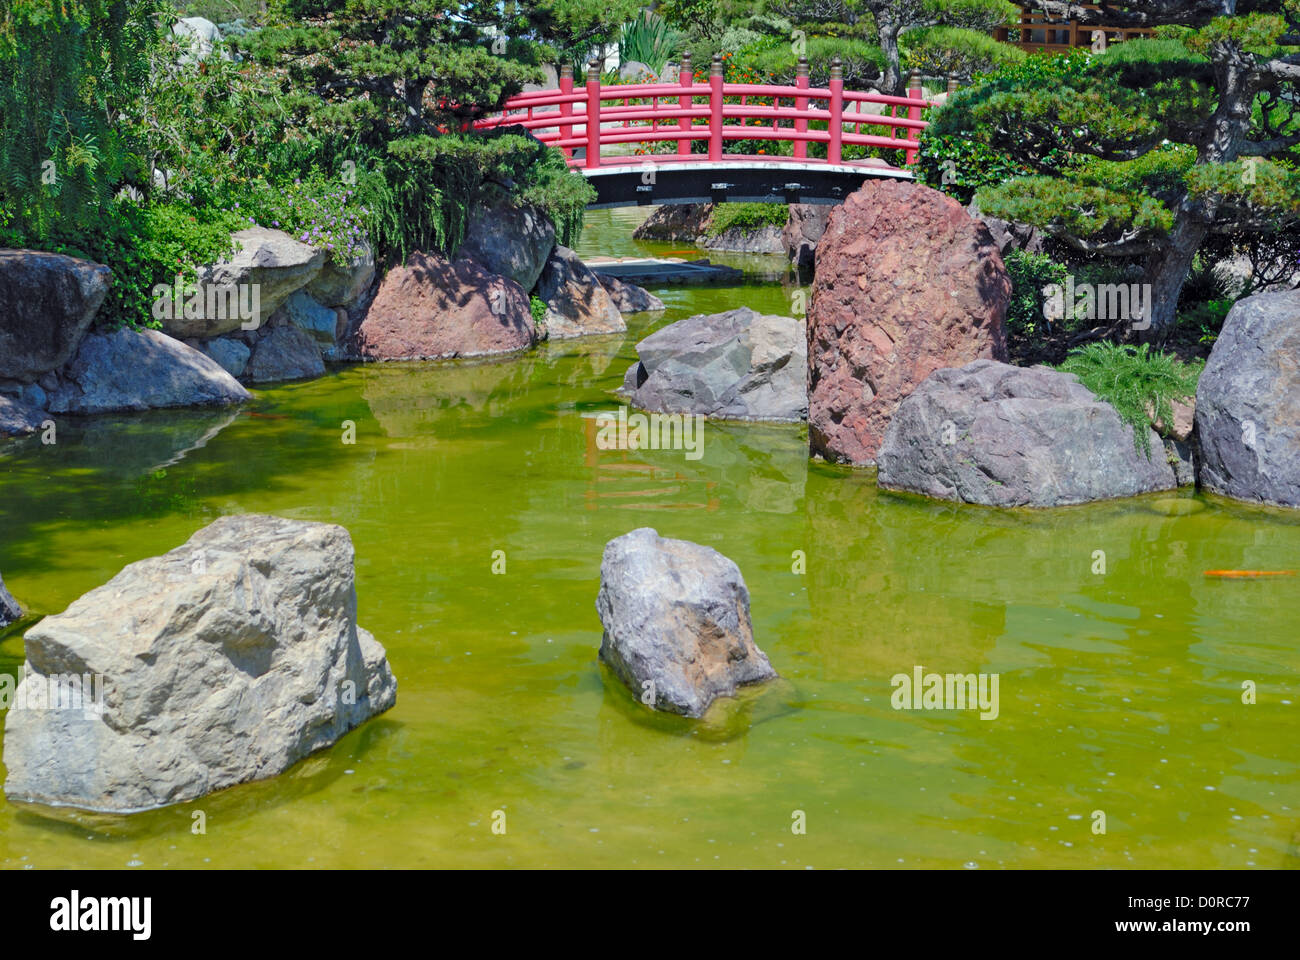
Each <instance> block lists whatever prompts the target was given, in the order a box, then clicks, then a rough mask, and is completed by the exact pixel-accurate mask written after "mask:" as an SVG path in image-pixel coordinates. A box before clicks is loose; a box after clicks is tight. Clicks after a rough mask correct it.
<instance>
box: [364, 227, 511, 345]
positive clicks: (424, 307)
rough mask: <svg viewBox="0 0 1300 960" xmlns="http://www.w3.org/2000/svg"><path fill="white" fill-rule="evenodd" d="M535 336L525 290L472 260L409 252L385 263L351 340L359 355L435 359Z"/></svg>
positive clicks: (509, 343) (508, 343)
mask: <svg viewBox="0 0 1300 960" xmlns="http://www.w3.org/2000/svg"><path fill="white" fill-rule="evenodd" d="M536 342H537V328H536V327H535V325H534V324H533V316H532V311H531V310H530V308H529V304H528V294H527V293H526V292H525V291H524V290H523V288H521V287H520V286H519V284H517V283H515V282H514V281H513V280H511V279H510V278H508V277H502V276H498V275H497V274H494V273H491V272H489V271H488V270H487V269H486V268H484V267H483V265H482V264H480V263H479V262H478V261H477V260H470V259H466V258H461V259H459V260H456V261H454V262H453V261H449V260H447V259H446V258H445V257H443V256H440V255H438V254H436V253H413V254H411V256H410V257H409V258H408V259H407V261H406V266H404V267H397V268H396V269H393V270H390V271H389V272H388V275H387V276H385V277H384V281H383V283H382V284H380V287H379V292H378V293H377V294H376V295H375V299H374V301H373V302H372V303H371V304H370V307H369V309H368V310H367V311H366V316H365V319H364V320H362V321H361V325H360V326H359V327H358V328H357V331H356V333H355V334H354V336H353V339H352V342H351V344H350V350H351V352H352V353H353V354H354V355H355V356H357V357H359V358H360V359H363V360H439V359H443V358H448V357H478V356H485V355H488V354H495V353H511V352H513V351H516V350H526V349H527V348H528V347H531V346H533V345H534V344H535V343H536Z"/></svg>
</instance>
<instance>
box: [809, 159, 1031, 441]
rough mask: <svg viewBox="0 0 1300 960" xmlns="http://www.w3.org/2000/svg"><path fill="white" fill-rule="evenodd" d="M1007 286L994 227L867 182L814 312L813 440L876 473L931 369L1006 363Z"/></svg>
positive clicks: (818, 288)
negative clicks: (893, 427)
mask: <svg viewBox="0 0 1300 960" xmlns="http://www.w3.org/2000/svg"><path fill="white" fill-rule="evenodd" d="M1010 297H1011V280H1010V278H1009V277H1008V276H1007V272H1006V268H1005V267H1004V266H1003V264H1002V258H1001V257H1000V256H999V255H998V252H997V248H996V247H995V246H994V244H993V238H992V237H991V236H990V235H989V231H988V229H987V228H986V227H985V226H984V224H982V223H980V222H979V221H978V220H974V219H972V218H971V217H970V216H969V215H968V214H967V213H966V211H965V210H963V209H962V207H961V204H959V203H957V201H955V200H953V199H951V198H950V197H946V196H944V195H943V194H941V193H939V192H938V191H937V190H931V189H930V188H929V187H923V186H921V185H919V184H916V183H907V182H903V181H899V180H874V181H868V182H867V183H866V184H865V185H864V186H863V187H862V188H861V189H860V190H858V191H856V192H855V193H853V194H852V195H851V196H850V197H849V198H848V199H847V200H845V201H844V203H843V204H842V205H841V206H839V207H836V208H835V210H834V211H833V212H832V213H831V216H830V220H829V222H828V223H827V226H826V232H825V234H824V235H823V236H822V238H821V240H820V241H819V242H818V244H817V275H816V278H815V279H814V281H813V295H812V305H811V307H810V308H809V311H808V441H809V446H810V447H811V449H812V452H813V453H815V454H820V455H821V456H823V457H825V458H826V459H827V460H835V461H840V462H845V463H853V464H870V463H872V462H874V461H875V459H876V453H877V451H879V449H880V444H881V443H882V442H883V441H884V438H885V428H886V427H888V425H889V419H890V417H892V416H893V414H894V411H895V410H896V409H897V408H898V404H899V402H900V401H902V399H903V398H904V397H906V396H907V395H908V394H909V393H911V392H912V391H913V390H914V389H915V388H916V386H917V385H918V384H919V383H921V382H922V381H923V380H924V379H925V378H926V377H927V376H929V375H930V374H931V373H932V372H933V371H935V370H938V369H940V368H941V367H958V366H961V365H962V364H964V363H969V362H970V361H972V360H979V359H992V360H1005V359H1006V358H1007V343H1006V333H1005V331H1004V329H1003V319H1004V318H1005V316H1006V310H1007V303H1008V301H1009V300H1010Z"/></svg>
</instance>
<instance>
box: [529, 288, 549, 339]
mask: <svg viewBox="0 0 1300 960" xmlns="http://www.w3.org/2000/svg"><path fill="white" fill-rule="evenodd" d="M528 310H529V312H530V313H532V315H533V324H534V325H535V326H536V327H537V329H538V331H539V332H540V331H542V330H545V329H546V301H545V300H543V299H542V298H541V297H535V296H530V297H529V298H528Z"/></svg>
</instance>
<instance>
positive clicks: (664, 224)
mask: <svg viewBox="0 0 1300 960" xmlns="http://www.w3.org/2000/svg"><path fill="white" fill-rule="evenodd" d="M712 220H713V204H711V203H665V204H662V205H660V206H657V207H652V208H651V209H650V213H649V215H648V216H647V217H646V218H645V220H643V221H642V222H641V225H640V226H639V227H637V228H636V229H635V230H633V231H632V239H633V240H663V241H666V242H668V243H679V242H683V241H685V242H688V243H689V242H694V241H695V240H698V239H699V238H700V237H702V236H704V234H705V233H706V232H707V230H708V228H709V223H710V222H711V221H712Z"/></svg>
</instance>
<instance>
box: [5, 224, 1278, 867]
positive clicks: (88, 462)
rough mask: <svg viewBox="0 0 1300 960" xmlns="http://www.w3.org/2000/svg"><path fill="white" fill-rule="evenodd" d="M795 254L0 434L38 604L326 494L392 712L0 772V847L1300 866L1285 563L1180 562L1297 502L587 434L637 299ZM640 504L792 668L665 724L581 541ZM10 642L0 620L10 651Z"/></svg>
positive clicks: (535, 860)
mask: <svg viewBox="0 0 1300 960" xmlns="http://www.w3.org/2000/svg"><path fill="white" fill-rule="evenodd" d="M636 216H637V214H636V212H635V211H632V212H626V213H624V212H620V213H598V214H592V216H591V221H592V223H591V227H590V228H589V230H588V233H587V235H586V236H585V237H584V242H583V246H582V248H581V249H580V252H583V253H596V252H602V253H624V254H627V253H632V252H634V249H633V245H632V244H631V243H630V241H629V239H628V234H629V232H630V224H631V223H632V222H634V219H633V218H635V217H636ZM641 249H645V250H649V251H652V252H665V251H667V250H671V249H677V248H674V247H671V246H665V245H659V246H653V247H642V248H641ZM715 259H723V258H721V257H716V256H715ZM764 269H765V270H767V271H768V272H773V273H774V271H772V269H771V268H770V267H769V268H764ZM791 290H792V288H791V287H789V286H783V285H782V284H781V283H774V282H751V283H748V284H746V285H743V286H738V287H730V288H694V289H689V288H687V289H669V290H660V291H656V292H658V293H659V294H660V295H661V296H662V297H663V298H664V299H665V300H666V301H668V303H669V309H668V311H667V312H666V314H665V315H664V316H662V317H659V318H654V317H645V316H641V317H633V318H631V327H632V329H631V330H630V331H629V333H628V335H627V336H626V337H624V338H613V339H603V340H591V341H585V342H570V343H561V344H553V345H548V346H546V347H544V348H542V349H540V350H538V351H536V352H534V353H530V354H528V355H526V356H524V357H521V358H515V359H511V360H507V361H505V362H499V363H484V364H441V365H438V364H389V365H374V366H365V367H351V368H343V369H341V370H340V371H338V372H336V373H333V374H331V375H330V376H327V377H326V378H324V379H321V380H317V381H314V382H306V383H298V384H291V385H287V386H281V387H276V388H274V389H268V390H261V391H258V395H257V400H256V402H255V403H254V404H252V405H251V406H250V407H248V408H246V409H244V410H240V411H226V412H211V411H208V412H170V413H168V412H157V413H152V414H146V415H133V416H124V417H114V418H100V419H96V420H89V421H83V422H81V423H71V422H70V423H68V424H67V425H65V426H62V427H61V428H60V432H59V434H58V443H57V444H55V445H53V446H46V445H42V444H40V443H39V441H38V440H35V439H29V440H26V441H23V442H21V443H18V444H12V445H10V446H7V447H5V448H3V450H0V531H2V532H0V571H3V574H4V577H5V581H6V583H7V584H8V585H9V587H10V589H11V590H12V592H13V593H14V594H15V595H16V596H17V597H19V598H20V599H21V600H22V601H24V602H25V603H26V604H27V605H28V606H29V607H30V609H31V610H32V611H33V612H34V613H37V614H48V613H55V612H58V611H60V610H62V609H63V608H64V607H65V606H67V604H68V603H70V602H71V601H72V600H73V599H75V598H76V597H77V596H79V595H80V594H82V593H83V592H85V591H87V590H89V589H91V588H93V587H95V586H98V585H99V584H101V583H103V582H105V581H106V580H108V579H109V578H110V577H112V576H113V575H114V574H116V573H117V572H118V571H119V570H120V569H121V568H122V567H123V566H124V565H125V564H127V563H129V562H132V561H134V560H138V559H140V558H143V557H146V556H150V555H153V554H157V553H161V552H163V551H165V550H168V549H170V548H172V547H175V546H177V545H179V544H180V543H182V542H183V541H185V540H186V539H187V538H188V537H189V536H190V535H191V534H192V533H193V532H194V531H196V530H197V529H199V528H200V527H202V526H204V525H205V524H207V523H209V522H210V521H211V520H213V519H214V518H216V517H217V516H220V515H222V514H225V513H234V512H245V511H251V512H264V513H275V514H280V515H283V516H289V517H295V518H300V519H304V520H319V521H328V522H332V523H340V524H342V525H344V526H345V527H347V528H348V530H349V531H351V534H352V538H353V540H354V542H355V545H356V551H357V593H358V598H359V606H360V621H361V623H362V625H363V626H365V627H367V628H368V629H370V630H371V631H372V632H373V633H374V634H375V636H376V637H377V638H378V639H379V640H380V641H381V642H382V643H383V644H384V645H385V646H386V647H387V649H388V654H389V658H390V661H391V663H392V666H393V670H394V672H395V673H396V675H397V677H398V681H399V691H398V700H397V706H396V707H395V708H394V709H393V710H392V711H390V712H389V713H387V714H385V715H384V716H382V717H380V718H378V719H376V720H374V721H372V722H370V723H369V724H367V725H365V726H364V727H362V728H361V729H359V730H356V731H354V732H352V733H351V734H349V735H348V736H346V737H345V738H344V739H343V740H342V741H340V742H339V743H338V744H337V745H336V746H335V747H333V748H332V749H330V750H327V751H324V752H322V753H320V754H317V755H315V756H313V757H311V758H308V759H307V760H305V761H303V762H302V763H300V764H298V765H297V766H296V767H295V768H293V769H292V770H291V771H290V772H288V773H287V774H285V775H283V776H281V777H278V778H275V779H272V780H269V781H264V782H261V783H256V784H248V785H244V786H239V787H235V788H232V789H230V790H226V791H223V792H221V793H219V794H216V795H213V796H210V797H206V798H203V799H201V800H198V801H195V802H193V803H189V804H182V805H178V806H176V807H172V808H169V809H166V810H161V811H156V812H153V813H147V814H141V815H137V816H133V817H129V818H89V817H82V818H72V819H71V821H69V822H65V821H57V820H49V819H46V818H43V817H40V816H36V815H34V814H32V813H29V812H25V811H21V810H19V809H17V808H15V807H14V806H13V805H11V804H8V803H4V802H3V801H0V864H3V866H5V867H8V868H24V867H37V868H48V867H126V866H133V867H141V868H153V867H205V866H214V867H271V866H276V867H298V866H319V867H389V866H391V867H399V866H411V867H502V866H521V867H522V866H559V867H566V866H604V867H633V866H651V867H660V866H662V867H669V866H687V867H692V866H726V867H767V866H776V867H780V866H787V867H792V868H803V867H818V868H825V867H949V868H961V867H967V868H984V869H988V868H998V867H1099V866H1101V867H1260V868H1278V867H1289V866H1296V865H1300V859H1297V857H1296V850H1295V846H1294V841H1293V836H1294V835H1295V834H1296V833H1297V831H1300V822H1298V821H1300V766H1298V765H1297V759H1300V753H1298V752H1297V747H1296V744H1297V743H1300V704H1298V703H1297V701H1298V700H1300V690H1298V689H1297V685H1296V680H1295V677H1296V671H1297V668H1298V667H1300V653H1298V652H1297V649H1298V648H1300V637H1298V636H1297V634H1298V633H1300V630H1298V629H1297V628H1298V627H1300V581H1297V579H1295V578H1286V577H1284V578H1279V579H1275V580H1262V581H1246V580H1213V579H1207V578H1206V577H1205V576H1204V575H1203V571H1205V570H1208V569H1224V568H1243V569H1270V570H1276V569H1295V568H1297V567H1300V514H1297V513H1286V512H1284V511H1275V510H1266V509H1260V508H1251V507H1247V506H1243V505H1237V504H1232V503H1230V502H1228V501H1221V500H1214V499H1211V498H1204V497H1200V496H1196V497H1192V496H1190V495H1189V494H1187V493H1184V494H1180V495H1178V496H1177V497H1172V496H1164V497H1161V496H1154V497H1146V498H1139V499H1135V500H1129V501H1123V502H1117V503H1109V504H1100V505H1095V506H1090V507H1081V508H1067V509H1061V510H1056V511H1050V512H1019V511H1017V512H997V511H992V510H988V509H983V508H975V507H958V506H953V505H946V504H933V503H927V502H924V501H921V500H919V499H914V498H903V497H897V496H893V495H889V494H884V493H881V492H879V491H877V490H876V488H875V485H874V478H873V476H872V475H871V474H870V473H869V472H863V471H856V472H855V471H849V470H846V469H842V468H836V467H830V466H827V465H824V464H816V463H810V462H809V461H808V460H807V458H806V434H805V430H804V429H803V428H802V427H798V426H755V425H742V424H734V425H728V424H718V423H709V424H708V425H707V428H706V430H705V435H704V436H705V445H704V455H703V457H702V458H701V459H699V460H690V459H687V458H686V457H685V455H684V452H683V451H671V450H664V451H631V452H622V451H604V450H600V449H598V448H597V446H596V445H595V442H594V437H595V433H594V421H593V420H592V419H591V417H590V415H591V414H594V413H595V412H597V411H601V410H609V409H613V407H614V401H613V400H612V398H611V397H610V396H609V394H608V391H610V390H611V389H613V388H614V387H616V386H617V385H618V384H619V383H620V382H621V380H622V377H623V374H624V372H625V370H626V369H627V366H628V365H629V364H630V363H631V362H632V360H633V358H634V349H633V347H634V344H635V342H636V341H637V339H639V337H640V336H642V335H644V334H645V333H646V332H648V331H649V330H651V329H654V328H657V326H659V325H661V324H663V323H667V322H671V321H672V320H675V319H679V318H681V317H683V316H687V315H689V314H690V313H694V312H702V311H713V310H719V309H725V308H729V307H732V306H737V305H741V304H748V305H750V306H753V307H755V308H756V309H759V310H763V311H767V312H788V304H789V298H790V294H791ZM250 414H251V415H250ZM347 420H351V421H353V422H354V423H355V425H356V443H355V444H352V445H347V444H344V443H342V442H341V438H342V435H343V423H344V421H347ZM639 526H653V527H655V528H656V529H658V530H659V532H660V533H661V534H663V535H665V536H672V537H683V538H687V539H691V540H695V541H697V542H700V543H704V544H708V545H709V546H712V547H716V548H717V549H718V550H720V551H722V552H723V553H724V554H726V555H727V556H729V557H731V558H732V559H734V560H735V561H736V563H737V564H738V565H739V566H740V569H741V571H742V572H743V574H744V576H745V579H746V581H747V583H748V586H749V590H750V594H751V597H752V614H753V623H754V635H755V638H756V640H757V642H758V644H759V646H760V647H761V648H762V649H763V650H764V651H766V653H767V654H768V655H769V657H770V658H771V660H772V663H773V665H774V666H775V667H776V668H777V670H778V671H779V672H780V673H781V674H782V676H783V677H784V678H785V681H786V683H785V684H782V685H778V686H776V687H774V688H772V689H771V690H770V691H769V692H767V693H764V694H762V695H758V696H750V697H748V698H746V699H745V700H744V701H743V702H742V703H740V704H739V705H735V704H733V706H735V707H736V709H733V710H731V711H730V712H729V713H728V715H726V716H718V717H712V718H711V719H710V720H708V721H707V722H704V723H695V724H693V723H691V722H689V721H685V720H681V719H679V718H674V717H664V716H658V715H652V714H651V713H649V712H648V711H647V710H646V709H644V708H642V707H640V706H639V705H638V704H637V703H636V702H635V700H634V698H633V697H632V695H631V694H630V693H628V692H626V691H625V690H624V689H622V688H621V687H620V686H618V685H617V684H616V683H611V682H610V680H609V679H608V678H607V677H605V676H604V675H603V674H602V670H601V667H600V666H599V664H598V663H597V660H596V649H597V646H598V644H599V641H600V623H599V620H598V618H597V616H596V610H595V604H594V601H595V596H596V590H597V586H598V581H599V568H600V557H601V551H602V548H603V546H604V544H605V542H606V541H607V540H609V539H611V538H612V537H615V536H618V535H620V534H622V533H626V532H627V531H629V530H632V529H634V528H636V527H639ZM494 551H504V561H505V571H504V572H503V573H493V563H494ZM1096 551H1103V552H1104V561H1105V572H1104V573H1098V572H1094V571H1095V570H1098V569H1099V568H1100V567H1099V563H1098V554H1097V553H1096ZM799 552H801V553H799ZM497 559H498V560H500V559H501V555H499V554H498V555H497ZM497 569H500V563H497ZM798 569H802V570H803V572H795V570H798ZM22 650H23V648H22V637H21V630H11V631H9V632H8V633H7V634H4V635H0V670H5V671H8V672H10V673H13V672H15V671H16V670H17V669H18V666H19V664H20V662H21V659H22ZM916 666H921V667H923V668H924V670H925V671H926V672H932V671H933V672H939V673H948V672H954V673H976V674H980V673H982V674H989V675H991V674H997V676H998V678H999V696H1000V702H999V708H998V715H997V717H996V719H988V720H983V719H980V716H979V714H978V713H977V712H974V711H969V710H966V711H957V710H910V711H908V710H895V709H893V708H892V706H891V693H892V689H891V686H890V678H891V677H892V676H894V675H895V674H898V673H909V674H910V673H911V672H912V671H913V668H914V667H916ZM1245 681H1251V682H1252V683H1253V684H1254V687H1255V696H1254V699H1255V700H1256V702H1254V703H1243V682H1245ZM1246 699H1250V698H1249V697H1247V698H1246ZM722 713H727V711H722ZM198 811H202V812H203V814H204V818H203V819H204V820H205V821H206V833H195V832H194V829H195V825H196V823H197V822H198V820H197V819H196V818H195V816H194V814H195V813H196V812H198ZM1096 811H1101V812H1102V813H1104V819H1105V833H1104V834H1103V833H1097V832H1094V831H1095V830H1096V825H1099V824H1100V819H1099V818H1098V817H1097V816H1096V815H1095V812H1096ZM800 813H802V816H800ZM800 822H802V823H803V824H805V825H806V832H804V833H795V832H793V831H792V825H798V824H799V823H800ZM502 823H504V829H505V832H504V833H499V832H497V833H494V832H493V825H494V824H497V825H498V829H500V826H499V825H501V824H502Z"/></svg>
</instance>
